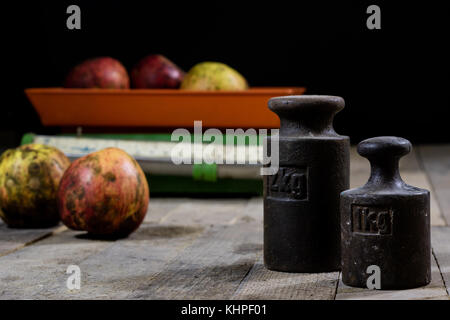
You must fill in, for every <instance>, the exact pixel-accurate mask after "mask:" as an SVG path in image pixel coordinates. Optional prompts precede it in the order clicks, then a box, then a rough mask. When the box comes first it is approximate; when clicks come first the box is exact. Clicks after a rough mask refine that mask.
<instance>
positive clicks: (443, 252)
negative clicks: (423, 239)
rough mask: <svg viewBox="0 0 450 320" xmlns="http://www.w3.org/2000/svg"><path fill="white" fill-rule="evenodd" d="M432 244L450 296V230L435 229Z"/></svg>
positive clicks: (445, 228) (447, 228)
mask: <svg viewBox="0 0 450 320" xmlns="http://www.w3.org/2000/svg"><path fill="white" fill-rule="evenodd" d="M431 243H432V246H433V254H434V256H435V257H436V260H437V263H438V266H439V271H440V272H441V276H442V278H443V280H444V283H445V286H446V287H447V293H448V294H449V295H450V228H449V227H433V229H432V232H431Z"/></svg>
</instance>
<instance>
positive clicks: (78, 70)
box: [64, 57, 130, 89]
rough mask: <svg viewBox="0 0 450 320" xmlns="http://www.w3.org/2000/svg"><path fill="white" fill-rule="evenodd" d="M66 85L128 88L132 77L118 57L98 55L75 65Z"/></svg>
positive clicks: (69, 86) (73, 86) (67, 86)
mask: <svg viewBox="0 0 450 320" xmlns="http://www.w3.org/2000/svg"><path fill="white" fill-rule="evenodd" d="M64 87H66V88H110V89H128V88H129V87H130V78H129V76H128V73H127V70H126V69H125V67H124V66H123V65H122V64H121V63H120V62H119V61H117V60H116V59H113V58H110V57H98V58H93V59H88V60H86V61H83V62H82V63H80V64H79V65H77V66H75V67H74V68H73V69H72V70H71V71H70V72H69V74H68V75H67V78H66V81H65V84H64Z"/></svg>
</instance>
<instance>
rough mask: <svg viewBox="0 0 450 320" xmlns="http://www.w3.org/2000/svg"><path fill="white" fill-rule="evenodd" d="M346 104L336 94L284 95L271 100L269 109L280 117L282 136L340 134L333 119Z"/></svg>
mask: <svg viewBox="0 0 450 320" xmlns="http://www.w3.org/2000/svg"><path fill="white" fill-rule="evenodd" d="M344 106H345V102H344V99H342V98H341V97H335V96H315V95H304V96H284V97H276V98H272V99H270V100H269V109H270V110H272V111H273V112H275V113H276V114H277V115H278V117H279V118H280V135H281V136H313V137H317V136H338V134H337V133H336V132H335V131H334V128H333V119H334V116H335V114H336V113H338V112H339V111H341V110H342V109H343V108H344Z"/></svg>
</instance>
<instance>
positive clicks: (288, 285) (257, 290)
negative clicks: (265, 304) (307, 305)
mask: <svg viewBox="0 0 450 320" xmlns="http://www.w3.org/2000/svg"><path fill="white" fill-rule="evenodd" d="M338 280H339V272H329V273H286V272H276V271H270V270H267V269H266V268H265V267H264V263H263V258H262V255H260V258H259V259H258V262H257V263H256V264H255V265H254V266H253V268H252V269H251V271H250V272H249V274H248V276H247V277H246V278H245V280H244V281H242V283H241V284H240V286H239V288H238V290H237V291H236V292H235V294H234V295H233V296H232V299H235V300H238V299H244V300H332V299H334V296H335V293H336V287H337V282H338Z"/></svg>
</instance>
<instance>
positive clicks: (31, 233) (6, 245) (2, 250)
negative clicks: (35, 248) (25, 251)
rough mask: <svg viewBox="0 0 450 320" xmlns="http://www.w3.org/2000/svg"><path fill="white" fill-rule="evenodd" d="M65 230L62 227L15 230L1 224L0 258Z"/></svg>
mask: <svg viewBox="0 0 450 320" xmlns="http://www.w3.org/2000/svg"><path fill="white" fill-rule="evenodd" d="M62 230H65V227H64V226H62V225H59V226H55V227H52V228H45V229H14V228H8V226H7V225H6V224H5V223H3V222H0V257H1V256H4V255H7V254H9V253H12V252H14V251H16V250H19V249H22V248H24V247H26V246H28V245H31V244H33V243H35V242H37V241H39V240H42V239H44V238H47V237H49V236H51V235H52V234H53V233H57V232H60V231H62Z"/></svg>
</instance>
